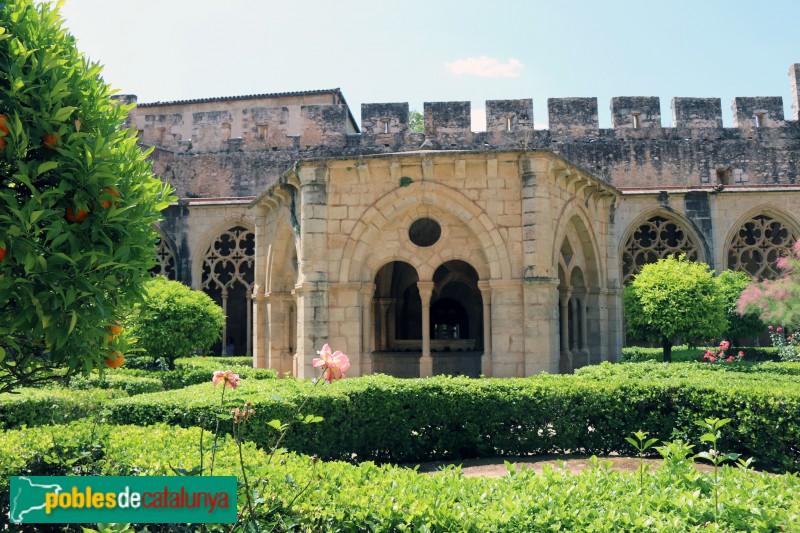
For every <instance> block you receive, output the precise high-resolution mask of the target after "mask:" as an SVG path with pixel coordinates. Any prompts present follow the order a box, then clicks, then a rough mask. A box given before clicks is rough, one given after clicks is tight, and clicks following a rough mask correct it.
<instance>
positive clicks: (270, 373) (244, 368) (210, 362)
mask: <svg viewBox="0 0 800 533" xmlns="http://www.w3.org/2000/svg"><path fill="white" fill-rule="evenodd" d="M242 361H244V362H245V364H242ZM175 368H176V369H177V368H187V369H197V368H201V369H204V370H205V371H206V372H207V373H208V372H214V371H216V370H221V369H222V370H233V372H235V373H236V374H239V376H240V377H242V378H245V379H247V378H253V379H276V378H277V377H278V372H276V371H275V370H273V369H271V368H253V359H252V358H250V357H184V358H181V359H176V360H175ZM207 377H208V376H207V375H206V378H207Z"/></svg>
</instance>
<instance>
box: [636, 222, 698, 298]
mask: <svg viewBox="0 0 800 533" xmlns="http://www.w3.org/2000/svg"><path fill="white" fill-rule="evenodd" d="M680 254H686V258H687V259H689V260H690V261H697V260H698V258H699V252H698V247H697V244H696V243H695V242H694V241H693V240H692V238H691V237H690V236H689V233H688V232H687V231H686V229H684V228H683V227H682V226H681V225H680V224H679V223H677V222H676V221H674V220H670V219H667V218H665V217H662V216H654V217H651V218H649V219H648V220H647V221H646V222H644V223H642V224H640V225H639V226H638V227H637V228H636V229H635V230H634V231H633V232H632V233H631V235H630V237H628V240H627V242H626V243H625V248H624V251H623V252H622V283H623V284H624V285H627V284H628V283H630V281H631V278H633V276H635V275H636V274H638V273H639V271H640V270H641V269H642V267H643V266H644V265H646V264H648V263H655V262H656V261H658V260H659V259H663V258H665V257H669V256H678V255H680Z"/></svg>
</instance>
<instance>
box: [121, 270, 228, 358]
mask: <svg viewBox="0 0 800 533" xmlns="http://www.w3.org/2000/svg"><path fill="white" fill-rule="evenodd" d="M224 324H225V315H224V314H223V313H222V308H221V307H220V306H218V305H217V304H216V303H215V302H214V300H212V299H211V298H210V297H209V296H208V295H207V294H205V293H203V292H201V291H195V290H192V289H190V288H189V287H187V286H186V285H184V284H182V283H179V282H177V281H171V280H168V279H166V278H164V277H162V276H156V277H154V278H152V279H150V280H149V281H148V282H147V283H146V285H145V296H144V301H143V302H141V303H139V304H137V306H136V309H135V312H134V313H133V314H132V315H131V316H130V317H129V318H128V319H127V321H126V325H127V326H128V327H129V328H130V332H131V335H133V336H134V337H136V338H138V344H139V345H140V346H141V347H142V348H144V349H145V350H146V351H147V353H148V354H150V355H151V356H152V357H154V358H158V359H161V360H162V361H163V362H165V363H166V364H167V366H168V367H169V368H170V369H172V368H175V359H176V358H178V357H186V356H188V355H191V354H192V353H194V351H195V350H200V351H206V350H208V349H209V348H210V347H211V345H212V344H214V343H215V342H216V341H218V340H219V339H220V337H221V336H222V327H223V326H224Z"/></svg>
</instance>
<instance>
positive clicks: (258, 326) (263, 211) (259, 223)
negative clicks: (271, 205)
mask: <svg viewBox="0 0 800 533" xmlns="http://www.w3.org/2000/svg"><path fill="white" fill-rule="evenodd" d="M255 213H256V215H255V217H256V251H255V265H254V275H253V277H254V279H253V281H254V284H253V292H252V298H251V302H252V306H253V310H252V313H253V321H252V324H253V335H252V340H249V342H252V354H253V367H254V368H266V367H267V349H266V348H267V338H268V336H269V331H268V326H269V317H267V301H266V298H265V292H266V289H267V250H268V248H269V245H268V244H267V208H266V207H264V206H263V205H257V206H256V207H255Z"/></svg>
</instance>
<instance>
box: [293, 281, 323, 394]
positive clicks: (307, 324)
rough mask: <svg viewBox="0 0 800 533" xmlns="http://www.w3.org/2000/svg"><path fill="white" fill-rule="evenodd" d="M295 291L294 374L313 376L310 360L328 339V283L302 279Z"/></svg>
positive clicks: (301, 376)
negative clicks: (295, 372) (295, 335)
mask: <svg viewBox="0 0 800 533" xmlns="http://www.w3.org/2000/svg"><path fill="white" fill-rule="evenodd" d="M295 291H296V293H297V346H296V350H297V351H296V354H297V377H298V378H300V379H306V378H311V377H314V376H315V375H316V371H315V370H314V367H313V366H311V361H312V359H314V358H315V357H316V356H317V350H319V349H320V348H322V345H323V344H326V343H327V342H328V284H327V283H324V282H316V283H310V282H306V283H304V284H303V285H302V286H298V287H295Z"/></svg>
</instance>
